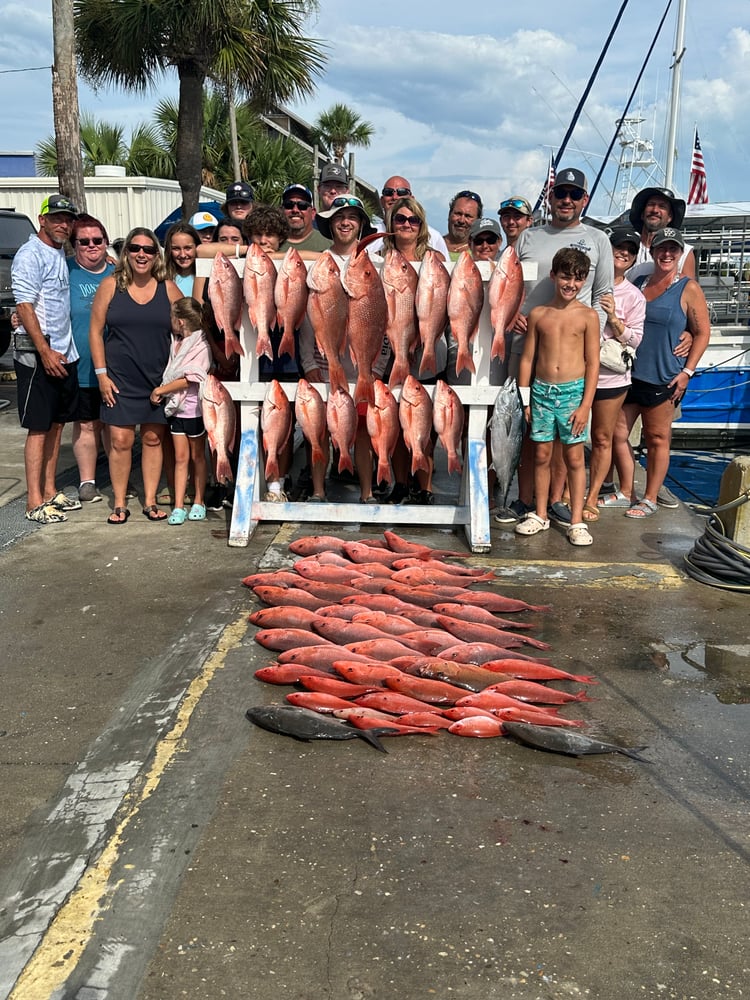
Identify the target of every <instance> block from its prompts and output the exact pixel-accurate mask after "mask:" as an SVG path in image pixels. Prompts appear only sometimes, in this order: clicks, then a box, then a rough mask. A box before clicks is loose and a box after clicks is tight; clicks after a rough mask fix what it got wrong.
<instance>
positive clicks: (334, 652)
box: [278, 643, 382, 684]
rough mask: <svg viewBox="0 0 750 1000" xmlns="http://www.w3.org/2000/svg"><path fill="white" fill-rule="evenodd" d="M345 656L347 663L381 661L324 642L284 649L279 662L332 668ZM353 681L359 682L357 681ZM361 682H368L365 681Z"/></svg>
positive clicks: (322, 668)
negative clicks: (319, 644) (300, 647)
mask: <svg viewBox="0 0 750 1000" xmlns="http://www.w3.org/2000/svg"><path fill="white" fill-rule="evenodd" d="M343 658H346V660H347V662H348V663H366V664H368V665H369V666H382V663H378V662H373V660H371V659H370V658H369V657H368V656H361V655H360V654H359V653H352V651H351V650H345V649H341V647H340V646H337V645H335V643H326V645H324V646H308V647H307V648H302V649H285V650H282V651H281V652H280V653H279V656H278V660H279V663H307V664H309V665H310V666H311V667H319V668H320V669H321V670H327V669H328V668H330V669H331V670H333V669H334V667H333V664H334V663H335V662H336V661H337V660H342V659H343ZM355 683H357V684H359V683H360V682H359V681H356V682H355ZM363 683H369V681H365V682H363Z"/></svg>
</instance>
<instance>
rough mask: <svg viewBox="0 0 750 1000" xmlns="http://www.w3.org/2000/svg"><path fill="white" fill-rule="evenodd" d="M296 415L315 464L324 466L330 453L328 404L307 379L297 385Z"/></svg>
mask: <svg viewBox="0 0 750 1000" xmlns="http://www.w3.org/2000/svg"><path fill="white" fill-rule="evenodd" d="M294 415H295V417H296V418H297V423H298V424H299V427H300V430H301V431H302V433H303V435H304V437H305V440H306V441H307V442H308V444H309V445H310V449H311V458H312V461H313V463H314V464H316V465H318V464H321V465H322V464H323V462H325V461H326V458H327V451H328V438H327V432H328V425H327V423H326V404H325V403H324V402H323V397H322V396H321V395H320V393H319V392H318V390H317V389H316V388H315V386H314V385H311V384H310V383H309V382H308V381H307V379H306V378H301V379H300V380H299V382H298V383H297V393H296V395H295V397H294Z"/></svg>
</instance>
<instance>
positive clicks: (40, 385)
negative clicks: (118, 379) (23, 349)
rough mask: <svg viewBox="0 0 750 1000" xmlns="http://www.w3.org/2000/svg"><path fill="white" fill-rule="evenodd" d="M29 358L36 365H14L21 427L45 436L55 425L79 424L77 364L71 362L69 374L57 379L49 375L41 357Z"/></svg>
mask: <svg viewBox="0 0 750 1000" xmlns="http://www.w3.org/2000/svg"><path fill="white" fill-rule="evenodd" d="M28 356H29V357H33V358H34V359H35V363H34V364H33V365H22V364H21V362H20V361H14V362H13V367H14V368H15V370H16V384H17V387H18V417H19V420H20V421H21V427H25V428H26V430H28V431H42V432H44V433H46V432H47V431H48V430H50V428H51V427H52V425H53V424H67V423H69V422H70V421H72V420H77V419H78V418H77V416H76V414H77V413H78V362H77V361H71V362H68V364H67V365H66V368H67V371H68V374H67V375H65V376H63V377H62V378H57V377H54V376H51V375H48V374H47V372H46V371H45V370H44V365H43V364H42V359H41V358H40V357H39V355H38V354H29V355H28Z"/></svg>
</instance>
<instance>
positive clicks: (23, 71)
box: [0, 66, 52, 75]
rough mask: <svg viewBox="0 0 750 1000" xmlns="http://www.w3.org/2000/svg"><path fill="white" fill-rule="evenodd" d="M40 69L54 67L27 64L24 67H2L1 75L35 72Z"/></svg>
mask: <svg viewBox="0 0 750 1000" xmlns="http://www.w3.org/2000/svg"><path fill="white" fill-rule="evenodd" d="M40 69H52V66H26V67H25V68H24V69H0V75H3V74H5V73H34V72H36V71H37V70H40Z"/></svg>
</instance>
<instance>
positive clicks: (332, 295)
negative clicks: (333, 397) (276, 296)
mask: <svg viewBox="0 0 750 1000" xmlns="http://www.w3.org/2000/svg"><path fill="white" fill-rule="evenodd" d="M307 288H308V292H309V294H308V297H307V316H308V319H309V320H310V325H311V326H312V328H313V333H314V334H315V343H316V344H317V345H318V349H319V350H320V352H321V353H322V354H324V355H325V358H326V361H327V362H328V382H329V385H330V386H331V391H335V390H336V389H345V390H346V391H347V392H348V390H349V383H348V381H347V378H346V374H345V372H344V366H343V365H342V363H341V356H342V355H343V353H344V343H345V341H346V323H347V316H348V310H349V306H348V300H347V297H346V292H345V291H344V287H343V285H342V284H341V272H340V271H339V266H338V264H337V263H336V261H335V260H334V258H333V257H332V256H331V254H330V253H328V252H325V253H322V254H321V255H320V257H318V259H317V260H316V261H315V263H314V264H313V266H312V267H311V268H310V270H309V271H308V272H307Z"/></svg>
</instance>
